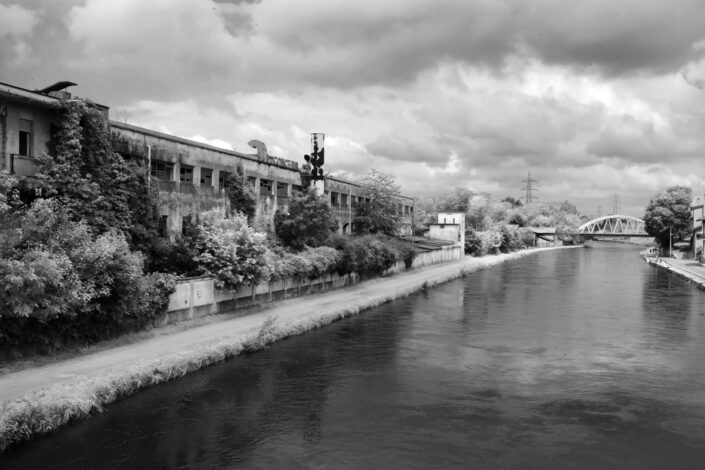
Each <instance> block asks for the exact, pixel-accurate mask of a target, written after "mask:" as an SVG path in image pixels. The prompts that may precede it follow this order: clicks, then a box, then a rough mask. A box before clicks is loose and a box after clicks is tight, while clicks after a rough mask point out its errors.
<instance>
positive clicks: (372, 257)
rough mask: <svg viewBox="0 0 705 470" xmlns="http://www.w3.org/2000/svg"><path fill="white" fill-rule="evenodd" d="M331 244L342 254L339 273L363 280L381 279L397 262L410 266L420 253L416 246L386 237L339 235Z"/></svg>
mask: <svg viewBox="0 0 705 470" xmlns="http://www.w3.org/2000/svg"><path fill="white" fill-rule="evenodd" d="M327 243H328V245H329V246H331V247H333V248H335V249H337V250H338V251H340V252H341V253H342V257H341V259H340V262H339V264H338V273H339V274H347V273H353V272H354V273H358V274H359V275H361V276H363V277H372V276H379V275H381V274H383V273H384V271H386V270H387V269H389V268H391V267H392V266H393V265H394V263H396V262H397V261H404V263H405V265H406V266H407V267H410V266H411V263H412V262H413V260H414V257H415V256H416V254H417V252H416V250H415V249H414V248H413V247H412V246H410V245H408V244H405V243H402V242H399V241H397V240H395V239H393V238H390V237H387V236H384V235H363V236H358V237H346V236H342V235H335V236H332V237H330V238H329V239H328V241H327Z"/></svg>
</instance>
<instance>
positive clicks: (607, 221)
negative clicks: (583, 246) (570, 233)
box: [578, 214, 650, 237]
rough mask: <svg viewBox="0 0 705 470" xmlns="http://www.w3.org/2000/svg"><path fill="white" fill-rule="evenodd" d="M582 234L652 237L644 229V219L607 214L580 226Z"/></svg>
mask: <svg viewBox="0 0 705 470" xmlns="http://www.w3.org/2000/svg"><path fill="white" fill-rule="evenodd" d="M578 232H579V233H580V234H581V235H599V236H607V237H650V235H649V234H648V233H646V230H645V229H644V221H643V220H641V219H637V218H636V217H630V216H628V215H619V214H613V215H607V216H605V217H599V218H597V219H594V220H591V221H589V222H585V223H584V224H583V225H581V226H580V227H579V228H578Z"/></svg>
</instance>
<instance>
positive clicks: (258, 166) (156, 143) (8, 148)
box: [0, 82, 414, 238]
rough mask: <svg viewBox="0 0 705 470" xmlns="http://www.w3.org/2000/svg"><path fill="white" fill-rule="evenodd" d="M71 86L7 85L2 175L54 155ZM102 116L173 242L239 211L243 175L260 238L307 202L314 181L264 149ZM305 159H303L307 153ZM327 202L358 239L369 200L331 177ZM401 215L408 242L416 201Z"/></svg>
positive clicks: (0, 96)
mask: <svg viewBox="0 0 705 470" xmlns="http://www.w3.org/2000/svg"><path fill="white" fill-rule="evenodd" d="M69 85H73V84H71V83H70V82H60V83H58V84H56V85H54V86H52V87H49V88H47V89H44V90H35V91H31V90H25V89H22V88H18V87H14V86H12V85H6V84H0V125H1V126H2V157H3V158H2V167H0V170H3V169H4V170H6V171H8V172H10V173H14V174H18V175H31V174H33V173H34V171H35V170H36V165H35V164H34V157H36V156H37V155H41V154H43V153H47V151H48V149H47V143H48V141H49V137H50V135H51V128H52V126H53V125H54V123H55V122H56V120H57V119H58V113H57V109H58V105H59V104H60V100H61V99H66V98H70V95H69V94H68V93H67V92H65V91H63V89H64V88H65V87H66V86H69ZM94 106H96V107H97V108H99V109H100V110H101V111H102V112H103V113H104V116H105V118H106V123H107V125H108V126H109V129H110V133H111V138H112V142H113V147H114V149H115V150H116V151H117V152H118V153H120V154H122V155H123V156H124V157H126V158H132V159H134V158H138V159H141V160H143V161H144V162H146V164H147V165H148V167H149V169H150V178H151V179H154V180H156V182H157V185H158V188H159V201H158V206H159V214H160V217H161V226H162V230H163V234H164V235H165V236H168V237H169V238H174V237H175V236H177V235H178V234H179V233H181V230H182V227H183V223H184V220H186V219H188V218H193V217H196V216H197V215H198V214H200V213H201V212H203V211H206V210H210V209H220V210H222V211H223V212H225V213H228V212H229V211H230V210H231V209H232V208H231V207H230V201H229V199H228V197H227V195H226V192H225V182H226V181H227V179H228V175H230V174H233V173H238V174H239V175H241V176H242V177H243V178H244V179H245V181H246V182H247V184H249V185H250V186H251V187H252V189H253V191H254V193H255V195H256V198H257V205H256V210H255V216H254V221H253V225H254V226H255V227H256V228H258V229H260V230H269V231H272V230H273V229H274V214H275V213H276V212H278V211H283V212H287V211H288V205H289V200H290V198H291V197H293V196H295V195H297V194H300V193H301V192H302V191H303V186H304V184H306V182H307V181H308V178H307V175H306V171H307V170H305V169H303V168H300V167H299V164H298V163H297V162H295V161H291V160H287V159H284V158H280V157H276V156H273V155H270V154H269V153H268V152H267V146H266V145H265V144H264V143H263V142H260V141H257V140H253V141H251V142H249V145H250V147H251V148H252V153H243V152H236V151H232V150H225V149H221V148H217V147H213V146H210V145H207V144H203V143H200V142H196V141H193V140H189V139H184V138H181V137H177V136H173V135H169V134H164V133H161V132H157V131H153V130H151V129H146V128H143V127H138V126H134V125H130V124H126V123H122V122H118V121H113V120H109V119H108V108H107V107H106V106H103V105H97V104H96V105H94ZM302 154H303V152H302ZM324 181H325V184H324V194H325V197H326V198H327V200H328V201H329V202H330V204H331V207H332V209H333V214H334V217H335V219H336V221H337V223H338V232H339V233H351V232H352V231H353V223H354V218H355V208H356V205H357V204H358V203H359V202H360V201H361V200H362V199H363V198H364V188H363V187H362V186H360V185H359V184H357V183H354V182H350V181H346V180H344V179H341V178H336V177H326V178H325V180H324ZM398 211H399V213H400V214H401V215H402V220H403V224H402V225H403V226H402V230H401V233H402V234H411V229H412V225H413V217H414V200H413V199H412V198H410V197H406V196H402V195H399V196H398Z"/></svg>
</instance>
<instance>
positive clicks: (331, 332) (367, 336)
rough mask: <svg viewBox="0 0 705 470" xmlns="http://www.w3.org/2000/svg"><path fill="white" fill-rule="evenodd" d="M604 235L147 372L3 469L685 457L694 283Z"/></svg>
mask: <svg viewBox="0 0 705 470" xmlns="http://www.w3.org/2000/svg"><path fill="white" fill-rule="evenodd" d="M638 251H639V249H638V248H635V247H629V246H622V245H616V244H602V245H596V246H594V247H593V248H591V249H575V250H560V251H553V252H545V253H540V254H536V255H532V256H528V257H525V258H522V259H520V260H517V261H512V262H509V263H506V264H503V265H499V266H495V267H493V268H491V269H488V270H485V271H480V272H477V273H474V274H471V275H468V276H467V277H465V278H463V279H459V280H457V281H453V282H450V283H447V284H444V285H442V286H439V287H435V288H432V289H429V290H427V291H424V292H420V293H418V294H416V295H413V296H411V297H408V298H405V299H402V300H399V301H396V302H393V303H389V304H386V305H383V306H381V307H379V308H376V309H373V310H370V311H367V312H365V313H364V314H362V315H359V316H356V317H353V318H349V319H346V320H343V321H340V322H337V323H335V324H332V325H330V326H327V327H324V328H321V329H319V330H316V331H312V332H309V333H306V334H304V335H301V336H298V337H295V338H290V339H288V340H286V341H283V342H281V343H278V344H275V345H273V346H271V347H270V348H268V349H267V350H264V351H260V352H257V353H254V354H250V355H245V356H241V357H238V358H235V359H233V360H230V361H228V362H226V363H223V364H220V365H217V366H215V367H211V368H209V369H207V370H203V371H201V372H198V373H194V374H192V375H189V376H187V377H185V378H183V379H181V380H178V381H175V382H172V383H168V384H164V385H161V386H157V387H154V388H152V389H149V390H146V391H144V392H141V393H138V394H137V395H135V396H134V397H131V398H128V399H126V400H124V401H122V402H119V403H116V404H114V405H112V406H110V408H109V409H108V410H107V411H106V412H105V413H104V414H102V415H100V416H96V417H94V418H91V419H89V420H87V421H85V422H83V423H78V424H76V425H73V426H69V427H67V428H65V429H63V430H61V431H60V432H57V433H55V434H53V435H51V436H47V437H45V438H42V439H39V440H37V441H35V442H32V443H29V444H26V445H23V446H21V447H19V448H16V449H14V450H12V451H10V452H8V453H6V454H5V455H4V456H2V457H0V467H1V468H3V469H4V470H10V469H20V468H21V469H40V468H41V469H103V468H120V469H132V468H134V469H152V468H155V469H156V468H165V469H192V468H198V469H200V468H264V469H269V468H287V469H289V468H322V469H323V468H326V469H327V468H343V469H347V468H351V469H362V468H365V469H368V468H486V469H565V468H570V469H604V468H615V469H640V470H641V469H666V468H668V469H693V468H703V466H704V465H705V463H704V462H705V316H704V314H705V293H703V292H701V291H699V290H697V289H696V288H694V287H693V286H691V285H689V284H687V283H686V282H684V281H682V280H680V279H678V278H676V277H673V276H671V275H669V274H667V273H665V272H662V271H658V270H656V269H654V268H652V267H650V266H648V265H646V264H645V263H644V262H643V261H641V260H640V258H639V257H638Z"/></svg>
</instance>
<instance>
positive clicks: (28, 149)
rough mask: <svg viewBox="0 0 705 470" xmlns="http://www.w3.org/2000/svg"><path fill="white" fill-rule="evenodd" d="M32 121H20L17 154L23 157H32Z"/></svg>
mask: <svg viewBox="0 0 705 470" xmlns="http://www.w3.org/2000/svg"><path fill="white" fill-rule="evenodd" d="M32 127H33V125H32V121H30V120H29V119H20V149H19V152H18V153H19V154H20V155H23V156H25V157H29V156H31V155H32V140H33V139H32Z"/></svg>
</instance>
